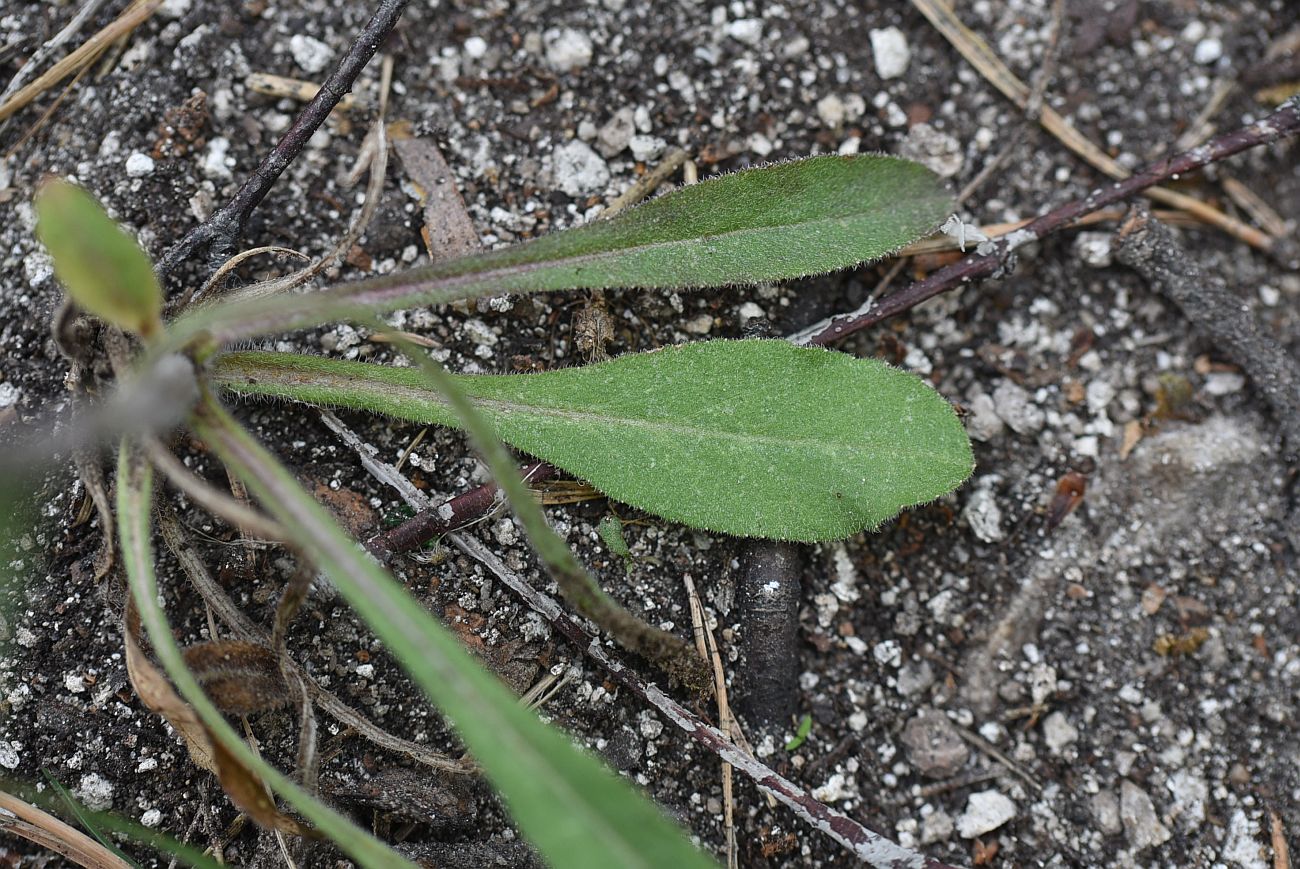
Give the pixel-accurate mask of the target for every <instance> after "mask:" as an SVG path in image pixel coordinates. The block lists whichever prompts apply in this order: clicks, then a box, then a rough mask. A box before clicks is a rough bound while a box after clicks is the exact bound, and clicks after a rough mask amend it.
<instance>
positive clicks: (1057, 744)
mask: <svg viewBox="0 0 1300 869" xmlns="http://www.w3.org/2000/svg"><path fill="white" fill-rule="evenodd" d="M1078 738H1079V731H1078V729H1076V728H1075V726H1074V725H1073V724H1071V723H1070V719H1068V718H1066V717H1065V714H1064V713H1062V712H1053V713H1052V714H1051V715H1048V716H1047V717H1046V718H1044V719H1043V742H1045V743H1047V748H1048V750H1049V751H1051V752H1052V754H1056V755H1059V754H1061V753H1062V752H1063V751H1065V748H1066V746H1068V745H1070V744H1071V743H1073V742H1075V741H1077V740H1078Z"/></svg>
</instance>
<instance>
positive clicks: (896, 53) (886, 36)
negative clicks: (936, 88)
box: [871, 27, 912, 79]
mask: <svg viewBox="0 0 1300 869" xmlns="http://www.w3.org/2000/svg"><path fill="white" fill-rule="evenodd" d="M871 54H872V57H874V58H875V61H876V74H877V75H879V76H880V77H881V78H883V79H890V78H898V77H899V76H901V75H903V73H905V72H907V65H908V63H910V62H911V60H912V50H911V49H910V48H908V45H907V36H906V35H904V33H903V31H901V30H899V29H898V28H897V27H886V28H883V29H881V30H872V31H871Z"/></svg>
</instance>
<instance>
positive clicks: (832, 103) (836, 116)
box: [817, 94, 844, 128]
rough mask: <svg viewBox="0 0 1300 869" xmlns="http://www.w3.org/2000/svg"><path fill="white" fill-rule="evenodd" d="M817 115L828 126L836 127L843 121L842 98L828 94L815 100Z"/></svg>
mask: <svg viewBox="0 0 1300 869" xmlns="http://www.w3.org/2000/svg"><path fill="white" fill-rule="evenodd" d="M817 117H819V118H821V121H822V123H823V124H825V125H826V126H828V127H832V128H834V127H838V126H839V125H840V124H842V123H844V100H842V99H840V98H839V97H837V96H835V94H830V95H829V96H824V97H822V98H821V99H820V100H818V101H817Z"/></svg>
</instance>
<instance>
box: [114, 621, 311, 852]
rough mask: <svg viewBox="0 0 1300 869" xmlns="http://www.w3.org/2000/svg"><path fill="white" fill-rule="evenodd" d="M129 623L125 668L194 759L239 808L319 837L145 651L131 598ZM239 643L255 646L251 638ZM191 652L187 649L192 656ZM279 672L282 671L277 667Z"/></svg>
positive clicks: (276, 826) (261, 820) (277, 826)
mask: <svg viewBox="0 0 1300 869" xmlns="http://www.w3.org/2000/svg"><path fill="white" fill-rule="evenodd" d="M124 628H125V629H124V630H123V634H124V639H125V641H126V672H127V676H128V678H130V680H131V686H132V687H133V688H135V693H136V695H137V696H138V697H139V698H140V702H142V703H144V705H145V706H147V707H148V708H149V710H150V711H152V712H155V713H157V714H158V715H161V716H162V717H163V718H164V719H166V720H167V723H168V724H170V725H171V726H172V727H173V728H174V729H175V730H176V732H177V733H179V734H180V735H181V737H182V738H183V739H184V740H185V745H186V747H187V748H188V749H189V752H190V758H191V759H193V761H194V762H195V764H197V765H198V766H199V767H201V768H203V769H205V770H207V771H208V772H211V773H213V774H214V775H216V777H217V781H218V782H220V784H221V789H222V790H224V791H225V792H226V794H227V796H229V797H230V801H231V802H232V803H234V804H235V807H236V808H238V809H239V810H240V811H242V812H244V813H245V814H247V815H248V816H249V817H250V818H252V819H253V821H254V822H256V823H257V824H258V825H260V826H262V827H266V828H267V829H271V830H280V831H282V832H285V833H291V834H293V835H297V836H314V835H315V832H314V831H313V830H312V829H311V828H310V827H307V826H305V825H304V824H303V823H302V822H300V821H299V820H297V819H296V818H291V817H289V816H288V815H286V814H284V813H283V812H281V811H280V810H279V809H277V808H276V806H275V803H274V802H273V801H272V800H271V798H270V797H269V796H267V792H266V784H265V783H264V782H263V781H262V779H261V777H260V776H258V775H257V774H255V773H254V772H253V771H252V770H250V769H248V767H246V766H244V765H243V764H242V763H240V761H239V759H238V758H236V757H235V756H234V755H233V754H231V753H230V752H229V751H228V750H227V749H226V748H225V747H224V746H222V745H221V743H220V742H219V741H218V740H216V739H214V738H213V736H212V733H211V731H209V730H208V728H207V726H206V725H205V724H204V723H203V721H202V720H201V719H200V718H199V716H198V713H197V712H195V711H194V708H193V707H192V706H190V705H189V704H188V703H186V702H185V701H184V700H183V699H181V697H180V695H179V694H177V693H176V689H174V688H173V687H172V684H171V682H169V681H168V680H167V677H166V676H164V675H163V672H162V671H161V670H159V669H158V668H157V667H155V666H154V664H153V662H152V661H150V660H149V657H148V656H147V655H145V653H144V651H143V650H142V649H141V648H140V616H139V614H138V613H137V612H136V609H135V604H134V603H132V602H131V599H130V598H128V599H127V611H126V625H125V626H124ZM205 645H218V644H205ZM227 645H230V644H227ZM238 645H243V646H250V647H252V646H253V644H252V643H240V644H238ZM192 648H193V647H192ZM255 648H261V647H260V646H258V647H255ZM188 657H189V655H188V653H187V655H186V658H187V660H188ZM275 672H276V673H277V674H278V672H279V671H278V669H277V670H276V671H275ZM200 681H202V679H200Z"/></svg>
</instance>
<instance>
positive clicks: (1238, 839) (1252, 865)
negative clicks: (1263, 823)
mask: <svg viewBox="0 0 1300 869" xmlns="http://www.w3.org/2000/svg"><path fill="white" fill-rule="evenodd" d="M1220 856H1221V857H1222V858H1223V860H1224V862H1226V863H1227V864H1228V865H1230V866H1239V867H1241V869H1268V863H1267V862H1266V861H1265V860H1264V845H1263V842H1262V841H1261V840H1260V837H1259V824H1258V823H1256V822H1255V821H1254V820H1252V819H1251V818H1250V816H1249V815H1247V814H1246V813H1245V812H1244V811H1242V810H1241V809H1237V810H1236V811H1235V812H1233V813H1232V820H1230V821H1229V822H1228V841H1227V842H1226V843H1225V844H1224V846H1223V853H1222V854H1221V855H1220Z"/></svg>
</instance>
